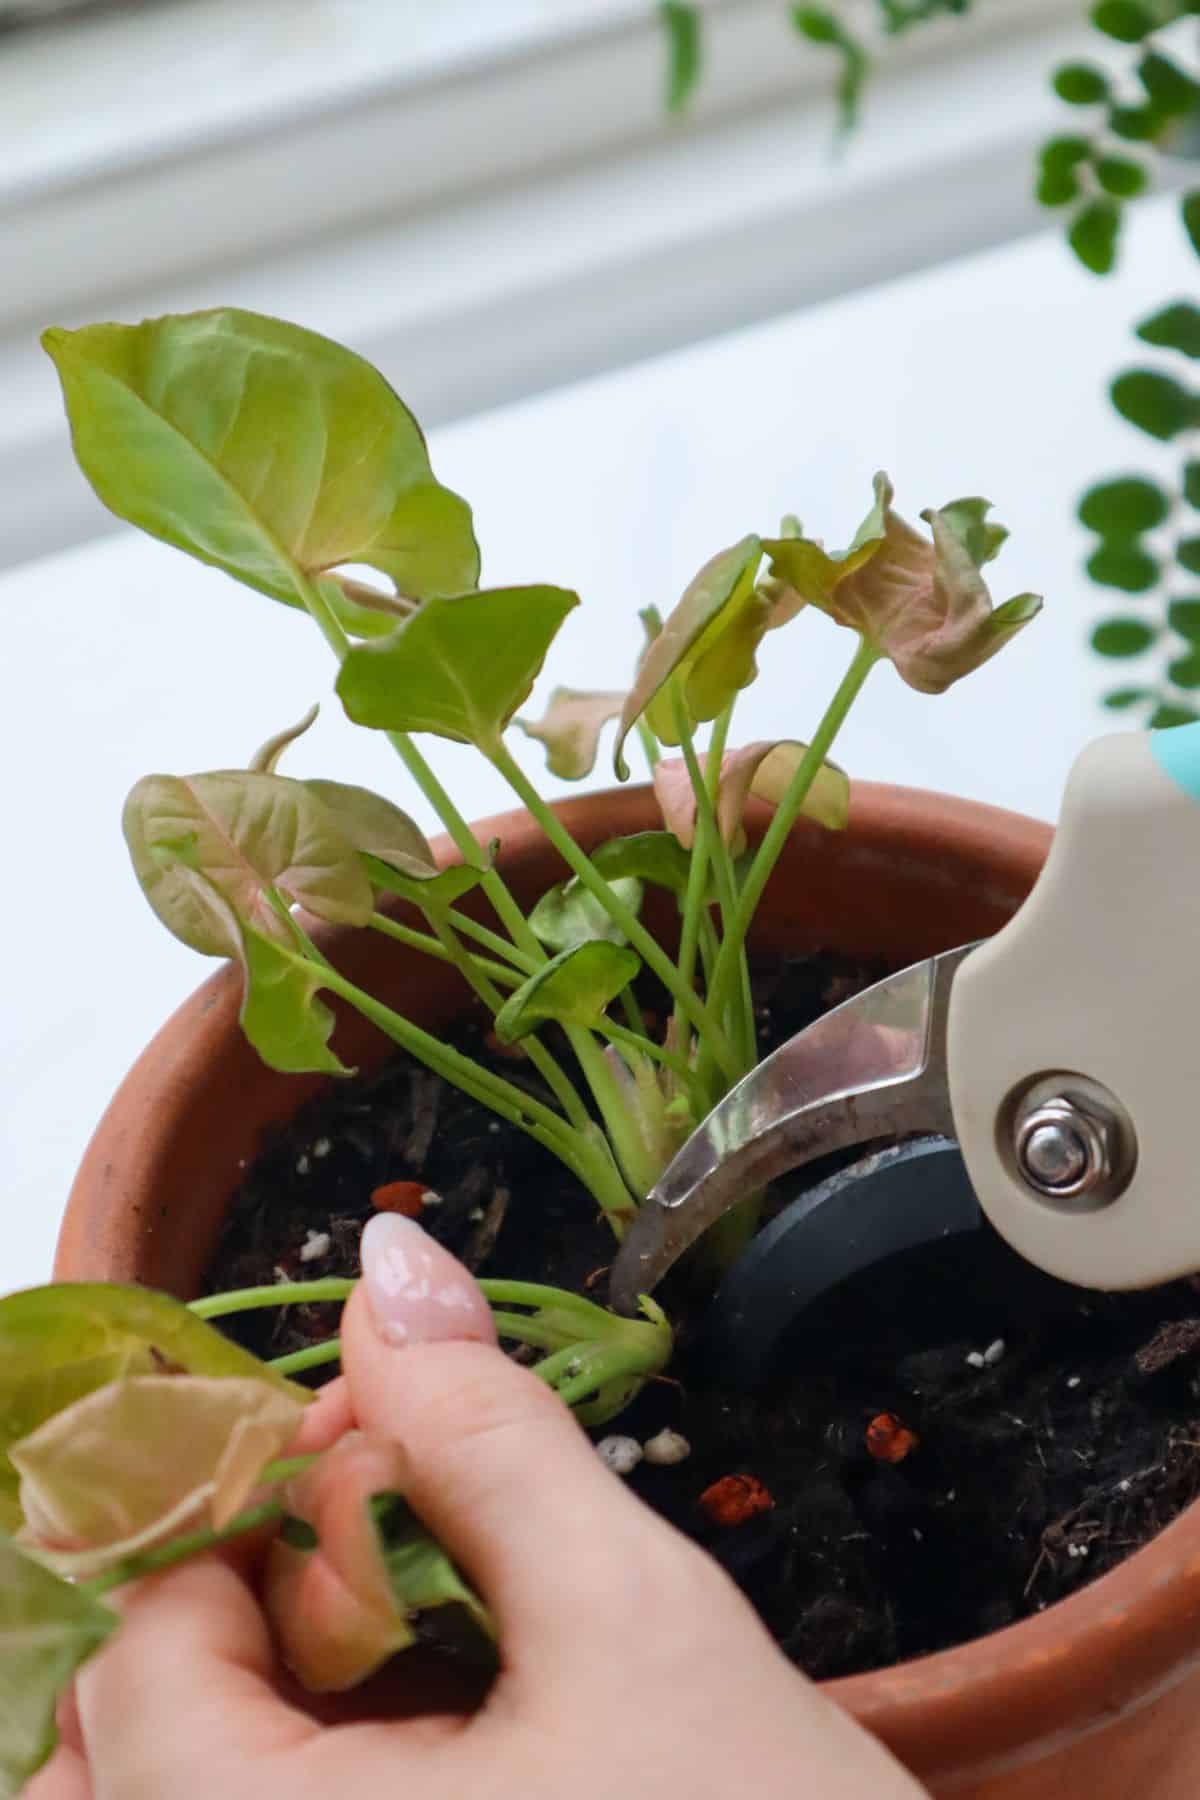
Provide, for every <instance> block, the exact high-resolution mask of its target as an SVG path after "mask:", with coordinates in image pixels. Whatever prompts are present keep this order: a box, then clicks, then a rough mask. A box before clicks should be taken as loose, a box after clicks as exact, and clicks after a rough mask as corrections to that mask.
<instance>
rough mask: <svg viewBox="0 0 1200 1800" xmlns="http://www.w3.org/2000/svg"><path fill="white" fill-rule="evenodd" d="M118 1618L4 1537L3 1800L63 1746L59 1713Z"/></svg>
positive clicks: (0, 1606) (0, 1552) (0, 1619)
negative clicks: (74, 1681)
mask: <svg viewBox="0 0 1200 1800" xmlns="http://www.w3.org/2000/svg"><path fill="white" fill-rule="evenodd" d="M117 1624H118V1619H117V1615H116V1613H114V1612H112V1611H110V1610H109V1608H108V1607H107V1606H102V1605H101V1603H100V1602H99V1600H97V1599H95V1598H94V1597H93V1596H92V1595H91V1594H88V1593H85V1592H84V1591H83V1590H82V1589H81V1588H77V1587H72V1586H71V1585H70V1583H68V1582H66V1581H60V1580H59V1578H58V1576H57V1575H52V1574H51V1573H50V1571H49V1569H43V1568H42V1567H41V1566H40V1565H39V1564H38V1563H35V1562H33V1561H32V1560H31V1559H30V1558H29V1557H27V1556H22V1555H21V1553H20V1551H19V1550H18V1549H17V1547H16V1545H15V1544H13V1543H12V1542H11V1540H10V1539H9V1538H7V1537H2V1536H0V1800H16V1796H17V1795H18V1794H19V1793H20V1792H21V1789H22V1788H23V1787H24V1786H25V1783H26V1782H27V1781H28V1780H29V1779H30V1777H31V1776H32V1775H35V1774H36V1773H37V1771H38V1770H39V1769H40V1768H41V1767H42V1766H43V1764H44V1763H45V1762H46V1761H47V1760H48V1758H49V1756H50V1754H51V1752H52V1751H53V1749H54V1747H55V1745H56V1744H57V1742H58V1731H57V1727H56V1725H55V1709H56V1708H57V1705H58V1702H59V1699H60V1698H61V1696H62V1695H63V1694H64V1693H65V1692H66V1690H67V1688H68V1687H69V1686H70V1683H71V1680H72V1677H73V1676H74V1674H75V1672H76V1670H77V1669H79V1668H80V1667H82V1665H83V1664H84V1663H85V1662H86V1661H87V1660H88V1658H89V1656H92V1655H93V1654H94V1653H95V1652H96V1651H97V1650H98V1649H99V1648H100V1646H101V1644H102V1643H103V1642H104V1640H105V1638H106V1637H108V1635H109V1633H110V1632H112V1631H114V1630H115V1629H116V1627H117Z"/></svg>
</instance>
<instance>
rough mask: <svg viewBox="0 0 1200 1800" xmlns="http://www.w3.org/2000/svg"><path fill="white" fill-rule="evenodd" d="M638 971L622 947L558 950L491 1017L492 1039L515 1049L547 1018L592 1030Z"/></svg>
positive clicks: (591, 945) (600, 945)
mask: <svg viewBox="0 0 1200 1800" xmlns="http://www.w3.org/2000/svg"><path fill="white" fill-rule="evenodd" d="M641 966H642V964H641V958H640V957H639V956H638V955H637V954H636V952H635V951H633V950H630V949H628V948H626V947H625V946H623V945H621V944H606V943H601V942H597V941H592V942H589V943H586V944H577V945H576V946H575V947H574V948H573V949H571V950H563V951H560V953H559V954H558V955H557V956H555V957H552V958H551V960H550V961H549V962H548V963H546V964H544V966H543V967H542V968H540V969H539V970H538V971H537V973H536V974H534V975H531V976H530V977H529V979H528V980H527V981H524V982H522V984H521V986H520V987H519V988H517V989H516V991H515V992H514V993H512V994H510V995H509V997H508V999H507V1000H506V1001H505V1003H504V1005H503V1006H502V1007H501V1008H500V1011H499V1012H498V1013H497V1014H496V1036H497V1037H498V1038H499V1039H500V1041H501V1043H502V1044H515V1043H516V1042H517V1040H518V1039H519V1038H523V1037H526V1036H528V1034H529V1033H530V1032H531V1031H536V1030H537V1028H538V1026H539V1025H541V1024H544V1023H545V1021H546V1020H547V1019H554V1020H557V1021H558V1022H559V1023H560V1024H564V1025H583V1026H594V1025H595V1024H596V1023H597V1021H598V1020H599V1019H600V1018H601V1016H602V1015H603V1013H604V1011H605V1009H606V1008H607V1007H608V1006H610V1005H611V1003H612V1002H613V1001H614V1000H615V999H616V997H617V995H618V994H619V993H620V992H621V990H622V988H626V987H628V986H629V983H630V982H631V981H632V980H633V978H634V976H635V975H636V974H637V972H638V970H639V969H640V968H641Z"/></svg>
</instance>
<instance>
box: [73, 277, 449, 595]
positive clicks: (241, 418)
mask: <svg viewBox="0 0 1200 1800" xmlns="http://www.w3.org/2000/svg"><path fill="white" fill-rule="evenodd" d="M42 343H43V345H44V347H45V349H46V351H47V352H48V354H49V355H50V356H51V358H52V359H53V361H54V364H55V367H56V369H57V370H58V375H59V379H60V380H61V382H62V387H63V395H64V398H65V400H66V405H67V411H68V414H69V416H70V421H71V435H72V439H73V442H74V446H75V454H76V456H77V458H78V460H79V464H80V467H81V468H82V469H83V472H84V474H85V475H86V476H87V478H88V480H89V481H90V482H91V484H92V486H93V487H94V488H95V490H96V492H97V494H98V495H99V497H100V499H101V500H102V501H103V502H104V504H105V505H106V506H107V507H108V508H109V509H110V510H111V511H112V512H115V513H116V514H117V516H118V518H122V519H127V520H128V521H129V523H130V524H132V525H138V526H140V527H141V529H142V530H143V531H147V532H149V533H150V535H151V536H152V537H157V538H162V539H163V540H164V541H165V542H166V543H168V544H174V545H175V546H176V548H178V549H180V550H185V551H187V553H188V554H189V555H191V556H195V557H198V558H199V560H200V561H201V562H206V563H212V564H215V565H216V567H217V568H220V569H224V570H226V571H227V573H229V574H230V575H233V576H235V577H236V578H237V579H238V580H239V581H244V582H246V583H247V584H248V585H249V586H250V587H253V588H257V589H259V591H260V592H262V593H265V594H270V595H271V596H272V597H273V598H274V599H276V600H282V601H284V602H286V603H287V604H288V605H292V606H296V605H299V604H301V603H302V602H301V584H302V582H303V580H304V579H305V578H307V579H310V580H312V579H315V578H316V577H317V576H319V575H320V574H321V573H322V572H324V571H326V570H332V569H336V568H337V567H338V566H339V565H341V564H346V563H362V564H365V565H367V566H369V567H371V568H374V569H378V570H379V571H380V573H381V574H383V575H385V576H386V577H387V578H388V579H389V580H390V581H392V582H394V583H395V585H396V588H397V589H398V591H399V592H400V593H401V594H405V595H409V596H413V597H415V598H425V597H427V596H428V595H431V594H447V593H457V592H460V591H461V590H462V589H464V588H468V587H471V586H473V584H474V582H475V581H476V579H477V577H478V572H479V552H478V547H477V545H476V543H475V539H474V535H473V533H472V530H471V517H470V512H469V509H468V508H467V506H466V505H465V503H464V502H463V501H462V500H460V499H459V498H458V496H457V495H456V494H452V493H450V492H449V491H448V490H447V489H446V488H443V487H441V486H440V485H439V484H438V482H436V481H435V480H434V477H433V473H432V470H431V469H430V466H429V457H428V454H427V452H426V449H425V441H424V439H423V438H422V436H421V433H420V430H419V428H418V426H417V423H416V421H415V419H414V418H413V417H412V414H411V413H410V412H409V411H408V410H407V408H406V407H405V406H404V405H403V403H402V402H401V400H400V399H399V398H398V396H397V395H396V394H395V393H393V391H392V389H391V388H390V387H389V386H388V384H387V382H386V381H385V380H384V379H383V376H382V375H380V374H379V372H378V371H377V370H376V369H373V368H372V367H371V365H370V364H369V363H367V362H364V360H363V359H362V357H360V356H355V355H354V354H353V352H351V351H349V350H344V349H342V348H341V346H340V345H338V344H335V343H332V342H331V341H330V340H329V339H328V338H324V337H319V336H318V335H317V333H315V332H312V331H305V330H302V329H301V328H300V327H299V326H297V325H289V324H286V323H284V322H283V321H281V320H279V319H271V318H266V317H264V316H262V315H261V314H258V313H250V312H239V311H236V310H233V309H228V310H221V311H214V312H200V313H188V314H178V315H168V316H167V317H166V318H161V319H148V320H146V321H145V322H144V323H143V324H141V325H90V326H88V327H86V328H85V329H84V330H82V331H63V330H60V329H57V328H56V329H53V330H50V331H47V332H45V333H44V334H43V337H42Z"/></svg>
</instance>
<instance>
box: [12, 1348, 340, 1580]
mask: <svg viewBox="0 0 1200 1800" xmlns="http://www.w3.org/2000/svg"><path fill="white" fill-rule="evenodd" d="M304 1405H305V1403H304V1400H303V1398H302V1397H300V1396H299V1395H296V1396H293V1395H291V1394H288V1393H285V1392H282V1391H281V1390H280V1389H279V1388H277V1387H273V1386H270V1385H269V1384H268V1383H267V1382H265V1381H257V1380H255V1379H254V1378H253V1377H238V1376H234V1377H220V1376H216V1377H214V1376H206V1375H131V1376H128V1377H126V1378H125V1379H124V1380H121V1381H113V1382H110V1383H109V1384H108V1385H107V1386H106V1387H102V1388H97V1389H96V1390H95V1392H94V1393H91V1394H88V1395H87V1396H86V1397H85V1398H84V1399H82V1400H77V1401H76V1402H75V1403H74V1405H72V1406H67V1407H64V1408H63V1410H62V1411H61V1412H57V1413H55V1414H54V1416H53V1418H51V1419H48V1420H47V1421H46V1423H45V1424H44V1425H41V1426H39V1427H38V1429H37V1430H36V1431H34V1432H32V1433H31V1434H30V1435H29V1436H28V1437H26V1438H23V1439H22V1440H21V1441H20V1443H18V1444H14V1445H13V1447H12V1449H11V1451H10V1452H9V1454H10V1456H11V1459H12V1462H13V1464H14V1466H15V1467H16V1469H17V1471H18V1473H19V1475H20V1478H21V1486H20V1503H21V1510H22V1512H23V1514H24V1517H25V1526H24V1529H23V1531H22V1533H21V1541H22V1542H26V1543H29V1544H31V1545H33V1546H35V1547H36V1548H37V1549H38V1550H39V1552H41V1553H42V1554H43V1559H44V1560H45V1561H47V1562H49V1563H51V1564H52V1565H53V1566H54V1567H55V1568H57V1569H59V1570H60V1572H62V1573H64V1574H71V1575H91V1574H94V1573H96V1572H97V1571H99V1570H101V1569H105V1568H108V1567H111V1565H112V1564H114V1563H117V1562H120V1561H122V1560H123V1559H124V1558H125V1557H126V1556H130V1555H132V1554H133V1553H134V1552H135V1551H139V1550H145V1549H148V1548H149V1547H150V1546H151V1545H153V1544H158V1543H162V1542H164V1541H165V1540H166V1539H168V1538H171V1537H173V1536H175V1535H176V1534H177V1533H178V1532H180V1531H184V1530H190V1529H193V1528H195V1527H196V1526H198V1525H203V1524H210V1525H212V1526H214V1527H215V1528H217V1529H218V1530H219V1529H220V1528H221V1527H222V1526H224V1525H227V1524H228V1523H229V1521H230V1520H231V1519H232V1518H233V1517H234V1515H235V1514H236V1513H238V1512H240V1511H241V1509H242V1508H243V1506H245V1504H246V1502H247V1500H248V1499H249V1497H250V1495H251V1493H252V1492H253V1489H254V1487H255V1485H256V1483H257V1482H258V1479H259V1476H260V1475H261V1473H262V1470H263V1469H264V1468H265V1466H266V1465H267V1464H268V1463H269V1462H272V1461H274V1459H275V1458H276V1457H278V1456H279V1455H280V1454H281V1452H282V1451H283V1450H284V1449H286V1447H287V1446H288V1444H289V1443H290V1442H291V1441H292V1439H293V1438H294V1437H295V1435H296V1431H297V1429H298V1427H299V1424H300V1419H301V1416H302V1414H303V1412H304Z"/></svg>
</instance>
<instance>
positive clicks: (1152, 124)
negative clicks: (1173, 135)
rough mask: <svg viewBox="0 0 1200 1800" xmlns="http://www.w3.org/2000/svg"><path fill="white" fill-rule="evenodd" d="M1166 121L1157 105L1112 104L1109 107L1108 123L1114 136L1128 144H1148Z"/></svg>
mask: <svg viewBox="0 0 1200 1800" xmlns="http://www.w3.org/2000/svg"><path fill="white" fill-rule="evenodd" d="M1165 122H1166V118H1165V114H1164V113H1163V112H1162V110H1161V108H1159V107H1157V106H1113V107H1110V108H1109V113H1108V125H1109V130H1110V131H1111V132H1112V134H1113V136H1114V137H1119V138H1124V139H1125V141H1126V143H1129V144H1150V143H1153V141H1154V139H1155V138H1156V137H1157V136H1158V134H1159V132H1160V131H1161V130H1162V128H1163V125H1164V124H1165Z"/></svg>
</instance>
